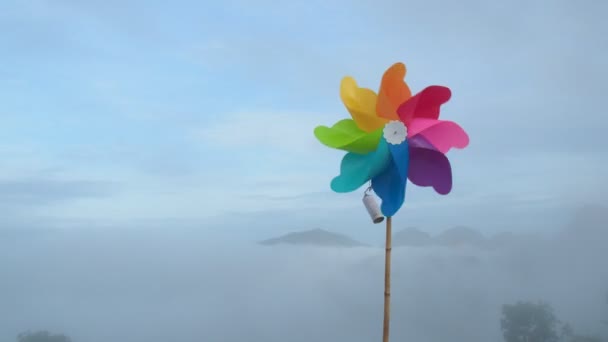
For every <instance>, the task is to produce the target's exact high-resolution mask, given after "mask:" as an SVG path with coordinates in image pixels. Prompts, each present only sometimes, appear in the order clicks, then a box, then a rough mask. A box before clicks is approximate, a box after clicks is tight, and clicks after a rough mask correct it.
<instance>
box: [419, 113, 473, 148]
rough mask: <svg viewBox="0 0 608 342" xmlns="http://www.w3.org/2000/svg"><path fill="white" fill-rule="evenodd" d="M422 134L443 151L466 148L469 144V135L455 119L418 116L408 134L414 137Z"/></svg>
mask: <svg viewBox="0 0 608 342" xmlns="http://www.w3.org/2000/svg"><path fill="white" fill-rule="evenodd" d="M418 134H421V135H422V136H424V137H425V138H426V140H428V142H429V143H431V144H432V145H433V146H435V148H437V150H439V151H441V153H447V152H448V151H449V150H450V149H451V148H453V147H455V148H465V147H467V146H468V145H469V136H468V135H467V133H466V132H465V131H464V130H463V129H462V127H460V126H458V124H457V123H455V122H453V121H446V120H436V119H423V118H418V119H414V120H412V121H411V122H410V124H409V125H408V127H407V136H408V138H412V137H414V136H416V135H418Z"/></svg>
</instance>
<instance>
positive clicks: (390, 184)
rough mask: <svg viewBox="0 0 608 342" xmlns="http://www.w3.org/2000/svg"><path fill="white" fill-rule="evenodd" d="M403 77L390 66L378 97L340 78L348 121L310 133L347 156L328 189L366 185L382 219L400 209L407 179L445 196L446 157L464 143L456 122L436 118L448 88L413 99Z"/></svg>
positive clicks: (447, 185)
mask: <svg viewBox="0 0 608 342" xmlns="http://www.w3.org/2000/svg"><path fill="white" fill-rule="evenodd" d="M405 74H406V68H405V65H404V64H403V63H396V64H394V65H392V66H391V67H390V68H388V69H387V70H386V72H385V73H384V76H383V77H382V82H381V85H380V90H379V92H378V94H376V93H375V92H374V91H372V90H370V89H366V88H360V87H359V86H358V85H357V83H356V82H355V80H354V79H353V78H352V77H345V78H344V79H342V83H341V86H340V96H341V98H342V101H343V102H344V105H345V106H346V109H347V110H348V112H349V113H350V114H351V117H352V119H345V120H341V121H339V122H337V123H336V124H335V125H333V126H332V127H326V126H318V127H317V128H315V131H314V133H315V136H316V137H317V139H318V140H319V141H320V142H321V143H323V144H325V145H327V146H329V147H332V148H336V149H340V150H345V151H347V152H348V153H347V154H346V155H345V156H344V158H343V159H342V163H341V165H340V175H339V176H337V177H336V178H334V179H333V180H332V182H331V188H332V190H334V191H335V192H338V193H345V192H351V191H355V190H357V189H359V188H360V187H361V186H363V185H364V184H366V183H367V182H368V181H371V188H372V189H373V190H374V192H375V193H376V194H377V195H378V197H380V199H381V200H382V206H381V209H382V214H383V215H384V216H387V217H391V216H394V215H395V214H396V213H397V211H398V210H399V209H400V208H401V206H402V205H403V203H404V201H405V190H406V185H407V180H408V179H409V180H410V182H411V183H413V184H415V185H418V186H423V187H426V186H432V187H433V188H434V189H435V191H436V192H437V193H439V194H442V195H445V194H448V193H449V192H450V191H451V189H452V170H451V166H450V162H449V160H448V159H447V157H446V155H445V154H446V153H447V152H448V151H449V150H450V149H451V148H453V147H455V148H464V147H466V146H467V145H468V143H469V137H468V136H467V134H466V132H465V131H464V130H463V129H462V128H461V127H460V126H459V125H458V124H456V123H455V122H452V121H444V120H439V112H440V107H441V105H443V104H444V103H446V102H447V101H448V100H449V99H450V97H451V91H450V89H449V88H447V87H443V86H430V87H427V88H425V89H423V90H422V91H421V92H419V93H418V94H416V95H414V96H412V95H411V92H410V89H409V87H408V85H407V84H406V82H405V81H404V78H405Z"/></svg>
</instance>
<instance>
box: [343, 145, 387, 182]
mask: <svg viewBox="0 0 608 342" xmlns="http://www.w3.org/2000/svg"><path fill="white" fill-rule="evenodd" d="M390 161H391V154H390V151H389V149H388V145H387V143H386V140H384V139H382V141H381V142H380V144H379V145H378V149H376V150H375V151H374V152H371V153H368V154H355V153H347V154H346V155H345V156H344V158H343V159H342V164H340V175H339V176H338V177H336V178H334V179H333V180H332V182H331V189H332V190H333V191H335V192H351V191H355V190H357V189H359V188H360V187H361V186H362V185H363V184H365V183H366V182H368V181H369V180H370V179H372V178H374V177H376V176H377V175H379V174H380V173H381V172H382V171H384V170H385V169H386V168H387V167H388V166H389V163H390Z"/></svg>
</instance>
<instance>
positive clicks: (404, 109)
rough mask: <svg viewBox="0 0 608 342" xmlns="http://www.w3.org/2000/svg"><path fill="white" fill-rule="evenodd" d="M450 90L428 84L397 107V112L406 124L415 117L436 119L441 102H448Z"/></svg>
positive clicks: (450, 94)
mask: <svg viewBox="0 0 608 342" xmlns="http://www.w3.org/2000/svg"><path fill="white" fill-rule="evenodd" d="M451 96H452V92H451V91H450V88H447V87H443V86H430V87H427V88H424V89H423V90H422V91H421V92H419V93H418V94H416V95H414V96H412V97H411V98H410V99H409V100H407V101H406V102H405V103H403V104H402V105H400V106H399V108H397V114H398V115H399V118H400V119H401V121H403V123H405V124H406V125H408V127H409V123H410V122H411V121H412V120H413V119H415V118H427V119H437V118H439V110H440V107H441V105H442V104H444V103H446V102H448V100H449V99H450V97H451Z"/></svg>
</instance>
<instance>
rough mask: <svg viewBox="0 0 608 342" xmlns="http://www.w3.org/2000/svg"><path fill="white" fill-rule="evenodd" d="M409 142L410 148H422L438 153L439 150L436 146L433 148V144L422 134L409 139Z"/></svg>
mask: <svg viewBox="0 0 608 342" xmlns="http://www.w3.org/2000/svg"><path fill="white" fill-rule="evenodd" d="M407 140H408V142H409V144H410V145H409V146H410V148H412V147H420V148H426V149H429V150H435V151H438V150H437V148H436V147H435V146H433V144H431V142H430V141H429V140H428V139H427V138H425V137H424V136H423V135H422V134H416V135H415V136H413V137H411V138H409V139H407Z"/></svg>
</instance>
